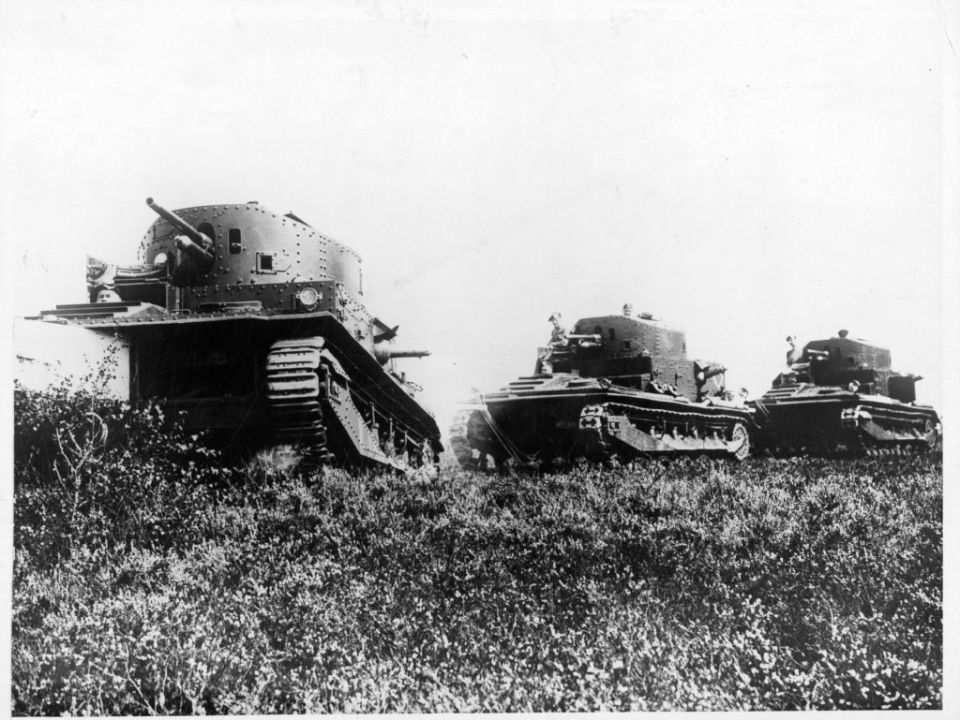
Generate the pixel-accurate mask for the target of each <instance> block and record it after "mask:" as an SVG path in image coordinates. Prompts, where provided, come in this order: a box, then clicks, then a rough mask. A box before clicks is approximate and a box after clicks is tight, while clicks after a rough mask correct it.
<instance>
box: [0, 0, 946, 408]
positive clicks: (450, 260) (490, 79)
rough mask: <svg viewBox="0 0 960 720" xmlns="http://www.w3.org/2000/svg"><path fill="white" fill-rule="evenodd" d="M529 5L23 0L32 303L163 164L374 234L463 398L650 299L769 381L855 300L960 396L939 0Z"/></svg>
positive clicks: (413, 341)
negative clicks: (946, 250) (953, 360)
mask: <svg viewBox="0 0 960 720" xmlns="http://www.w3.org/2000/svg"><path fill="white" fill-rule="evenodd" d="M514 5H515V4H514V3H501V4H498V3H484V4H481V3H474V4H463V3H459V4H453V5H451V4H450V3H440V2H438V3H421V2H418V3H410V4H406V3H405V4H399V3H391V2H356V3H336V2H334V3H325V4H323V5H322V6H320V5H319V4H318V5H317V6H315V4H314V3H308V2H292V1H288V2H271V3H267V2H258V3H253V2H230V3H228V2H206V3H202V4H201V3H193V2H190V3H181V2H165V3H152V4H140V3H123V2H80V3H76V2H70V3H67V2H47V3H43V2H29V3H28V2H3V3H0V28H2V29H0V73H2V74H0V82H2V85H0V90H2V96H0V98H2V116H0V119H2V130H3V132H2V141H0V142H2V157H3V162H4V173H3V176H2V181H3V193H2V202H3V206H2V207H0V230H2V235H0V236H2V237H3V239H4V241H5V242H6V243H7V244H8V246H9V248H10V250H9V251H8V252H9V255H8V259H7V262H6V264H5V268H6V269H7V270H8V272H9V277H8V282H7V283H6V285H7V290H8V291H9V292H11V293H12V299H11V307H12V308H13V312H14V314H16V315H24V314H31V313H35V312H37V311H38V310H40V309H43V308H46V307H51V306H53V305H54V304H55V303H58V302H59V303H63V302H78V301H83V300H84V298H85V286H84V257H85V255H86V254H87V253H90V254H93V255H95V256H97V257H101V258H104V259H108V260H113V261H116V262H120V263H124V262H134V261H135V260H136V252H137V247H138V244H139V240H140V238H141V236H142V234H143V232H144V231H145V230H146V228H147V227H148V226H149V224H150V223H152V222H153V220H154V215H153V213H152V212H151V211H150V210H149V209H148V208H147V207H146V206H145V205H144V198H145V197H147V196H154V197H156V198H157V200H158V201H159V202H160V203H162V204H164V205H166V206H167V207H171V208H176V207H182V206H187V205H198V204H214V203H223V202H243V201H246V200H252V199H256V200H259V201H260V202H261V203H262V204H264V205H266V206H267V207H269V208H272V209H275V210H278V211H283V212H286V211H288V210H293V211H295V212H296V213H297V214H299V215H300V216H301V217H303V218H304V219H306V220H307V221H308V222H310V223H312V224H313V225H314V226H315V227H316V228H317V229H318V230H320V231H321V232H324V233H326V234H328V235H331V236H333V237H335V238H337V239H338V240H340V241H342V242H345V243H347V244H348V245H351V246H352V247H353V248H354V249H356V250H357V251H358V252H359V253H360V254H361V256H362V257H363V258H364V264H365V265H364V266H365V273H364V275H365V286H366V289H367V295H366V302H367V304H368V306H369V307H370V309H371V310H372V311H373V312H374V313H375V314H377V315H379V316H380V317H381V318H382V319H384V320H385V321H387V322H389V323H390V324H396V323H399V324H400V328H401V332H400V337H399V339H398V344H400V345H405V346H407V347H414V348H420V347H422V348H427V349H430V350H432V351H433V353H434V355H433V356H432V357H431V358H429V359H427V360H422V361H406V365H405V367H407V369H408V371H409V374H410V376H411V377H412V378H414V379H415V380H417V381H418V382H420V383H421V384H423V385H424V386H425V387H426V392H425V393H424V395H423V399H424V400H425V402H426V403H427V404H428V405H429V406H430V407H432V409H433V410H434V411H435V412H436V414H437V415H438V418H439V419H440V422H441V425H445V424H446V421H447V419H448V418H449V416H450V414H451V413H452V412H453V410H454V402H455V401H456V400H458V399H460V398H462V397H465V396H466V395H467V393H468V391H469V389H470V388H471V387H473V386H475V387H478V388H480V389H482V390H493V389H496V388H497V387H499V386H501V385H503V384H505V383H506V382H508V381H509V380H511V379H513V378H514V377H516V376H517V375H520V374H527V373H529V372H530V371H531V369H532V367H533V362H534V357H535V349H536V347H537V346H538V345H540V344H542V343H543V342H544V340H545V339H546V337H547V335H548V331H549V325H548V323H547V321H546V320H547V316H548V315H549V314H550V312H552V311H553V310H560V311H561V312H563V315H564V318H565V320H566V321H568V322H569V323H572V321H573V320H574V319H575V318H577V317H578V316H585V315H596V314H602V313H605V312H618V311H619V309H620V307H621V306H622V304H623V303H624V302H626V301H630V302H632V303H633V305H634V307H635V309H636V310H637V311H644V310H645V311H651V312H653V313H655V314H656V315H657V316H659V317H662V318H663V319H664V320H666V321H668V322H670V323H672V324H674V325H676V326H678V327H680V328H683V329H685V330H686V331H687V333H688V347H689V349H690V351H691V354H692V355H694V356H698V357H703V358H706V359H712V360H716V361H720V362H723V363H724V364H725V365H727V366H728V367H729V368H730V372H729V373H728V382H729V384H730V385H731V386H734V387H739V386H741V385H745V386H747V387H748V388H749V389H750V390H751V392H752V394H754V395H758V394H760V393H761V392H762V391H763V390H764V389H765V388H766V387H767V386H768V385H769V382H770V380H771V378H772V377H773V376H774V375H775V374H776V373H777V372H778V371H779V370H780V366H781V362H782V358H783V353H784V350H785V345H784V342H783V339H784V336H785V335H786V334H788V333H796V334H799V335H800V336H801V338H803V339H811V338H814V337H818V336H827V335H829V334H832V333H834V332H835V331H836V330H837V329H838V328H840V327H846V328H849V329H850V331H851V334H852V335H854V336H858V337H863V338H867V339H869V340H872V341H874V342H877V343H878V344H881V345H885V346H887V347H890V348H891V350H892V352H893V358H894V366H895V368H896V369H899V370H901V371H904V372H916V373H920V374H922V375H924V376H925V377H926V379H925V380H924V381H923V382H922V383H921V384H920V387H919V392H920V396H921V400H924V401H926V402H931V403H933V404H934V405H937V406H939V405H940V403H941V400H942V397H943V391H942V382H943V366H942V356H943V349H942V342H941V335H942V325H941V323H942V314H941V311H942V307H941V306H942V303H941V291H942V258H941V248H942V242H941V240H942V237H943V223H944V216H945V207H944V192H945V187H944V175H945V172H946V171H947V168H946V167H945V166H944V161H943V152H944V150H943V143H944V140H945V133H949V132H956V130H957V124H956V122H955V121H954V118H953V117H952V116H946V117H947V119H946V120H945V113H946V112H947V106H946V105H945V95H947V94H948V92H947V90H948V88H949V89H950V92H953V88H952V85H951V83H953V82H954V81H955V80H956V73H955V72H954V69H953V68H951V67H949V66H948V65H949V64H950V63H954V62H955V61H956V55H955V50H954V44H956V43H957V42H960V39H958V38H956V37H951V36H950V33H949V32H948V29H949V25H948V24H947V15H946V12H945V10H944V9H943V8H942V7H941V6H940V5H939V4H938V3H936V2H900V1H899V0H898V1H896V2H889V1H888V2H851V3H842V4H840V3H836V2H832V1H830V2H802V3H801V2H783V3H768V2H760V1H757V2H728V3H722V4H718V3H715V2H603V3H601V2H581V3H572V2H568V3H557V2H553V3H539V4H534V3H523V4H522V9H517V8H516V7H514ZM945 122H947V124H946V125H945Z"/></svg>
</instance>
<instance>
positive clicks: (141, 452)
mask: <svg viewBox="0 0 960 720" xmlns="http://www.w3.org/2000/svg"><path fill="white" fill-rule="evenodd" d="M15 401H16V442H15V455H16V457H15V501H16V502H15V509H14V515H15V518H14V519H15V533H14V534H15V538H14V539H15V546H16V548H15V549H16V556H15V567H14V608H13V611H14V612H13V648H12V674H13V698H14V700H13V702H14V706H13V708H12V710H13V712H15V713H21V714H46V715H49V714H60V713H63V712H70V713H75V714H76V713H85V712H86V713H94V714H135V715H136V714H148V713H178V714H182V713H194V712H207V713H228V712H229V713H254V712H256V713H274V712H287V713H296V712H354V711H363V712H387V711H391V712H409V711H455V710H478V711H479V710H495V711H519V710H527V711H551V710H557V711H564V710H566V711H570V710H628V709H630V710H694V709H717V710H737V709H805V708H816V709H828V708H936V707H939V706H940V702H941V684H942V669H941V668H942V630H941V576H942V554H941V531H942V517H941V484H942V471H941V464H940V461H939V459H938V458H936V457H931V458H916V457H911V458H889V459H865V460H842V461H837V460H831V461H825V460H815V459H804V460H793V461H768V460H755V461H750V462H747V463H743V464H741V465H729V464H725V463H711V462H706V461H704V462H700V463H694V464H691V465H686V466H681V465H678V464H673V465H669V466H662V465H659V464H650V465H648V466H645V467H642V468H641V469H639V470H636V471H627V470H617V471H599V470H595V469H582V470H577V471H574V472H570V473H567V474H562V475H560V474H558V475H547V476H543V477H539V478H531V477H495V476H485V475H479V474H474V473H466V472H460V471H444V472H442V473H441V474H440V476H439V477H437V478H433V479H413V480H410V479H404V478H399V477H395V476H390V475H363V476H351V475H348V474H346V473H343V472H337V471H327V472H320V473H315V474H312V475H310V474H304V473H299V474H298V473H297V472H295V471H290V472H271V471H269V470H268V469H264V468H263V467H260V468H242V467H229V468H224V467H221V463H220V461H219V459H218V458H217V456H216V454H215V453H213V452H211V451H209V450H206V449H205V448H204V447H203V445H202V444H201V442H200V439H197V438H191V437H188V436H186V435H184V433H182V432H180V431H178V430H177V429H176V428H175V427H170V425H169V423H163V422H161V418H160V416H159V414H158V411H156V409H144V410H134V409H131V408H129V407H126V406H124V405H123V404H120V403H110V402H107V401H103V400H100V399H98V398H97V397H96V395H95V394H93V393H83V392H80V393H77V392H69V391H63V390H62V391H54V392H51V393H45V394H37V393H31V392H27V391H24V390H21V389H18V390H17V392H16V398H15Z"/></svg>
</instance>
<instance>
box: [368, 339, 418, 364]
mask: <svg viewBox="0 0 960 720" xmlns="http://www.w3.org/2000/svg"><path fill="white" fill-rule="evenodd" d="M429 354H430V351H429V350H394V349H393V348H392V347H390V346H389V345H388V344H387V343H377V344H376V345H374V346H373V355H374V357H375V358H377V361H378V362H379V363H380V364H381V365H386V364H387V361H389V360H392V359H394V358H422V357H427V356H428V355H429Z"/></svg>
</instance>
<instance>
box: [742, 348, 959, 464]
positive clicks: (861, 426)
mask: <svg viewBox="0 0 960 720" xmlns="http://www.w3.org/2000/svg"><path fill="white" fill-rule="evenodd" d="M848 336H849V333H848V332H847V331H846V330H840V331H839V332H838V333H837V336H836V337H833V338H828V339H826V340H812V341H811V342H808V343H807V344H806V345H804V347H803V348H802V350H798V349H797V348H796V347H795V344H794V340H793V338H791V337H788V338H787V342H789V343H790V345H791V349H790V351H788V352H787V365H788V367H789V370H787V371H786V372H782V373H780V374H779V375H777V377H776V378H774V380H773V385H772V387H771V388H770V389H769V390H768V391H767V392H766V393H764V395H763V396H762V397H761V398H760V399H758V400H753V401H751V402H750V405H751V406H752V407H753V408H754V409H755V418H756V421H757V424H758V426H759V428H758V431H757V433H756V437H755V441H756V444H757V447H758V449H762V450H766V451H770V452H772V453H774V454H778V455H791V454H799V453H803V454H814V455H817V454H833V453H836V452H844V453H852V454H874V453H880V452H886V451H894V452H904V451H917V450H919V451H926V450H930V449H933V448H935V447H936V446H937V444H938V442H939V439H940V435H941V424H940V419H939V418H938V417H937V413H936V412H935V411H934V409H933V408H932V407H930V406H927V405H920V404H918V403H917V402H916V392H915V386H916V383H917V381H918V380H920V379H921V377H920V376H917V375H901V374H900V373H897V372H894V371H893V370H891V360H890V351H889V350H887V349H886V348H882V347H878V346H876V345H872V344H870V343H868V342H865V341H863V340H855V339H852V338H850V337H848Z"/></svg>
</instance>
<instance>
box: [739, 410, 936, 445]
mask: <svg viewBox="0 0 960 720" xmlns="http://www.w3.org/2000/svg"><path fill="white" fill-rule="evenodd" d="M756 405H757V409H758V411H760V413H761V422H764V421H765V420H766V418H765V417H763V416H766V415H768V414H769V413H770V412H771V411H773V412H777V413H779V414H784V415H786V414H788V413H789V412H790V410H791V408H790V407H789V404H786V403H785V404H783V405H780V406H777V405H773V404H771V405H767V404H765V403H763V402H762V401H759V402H757V403H756ZM837 412H839V414H840V417H839V427H840V432H841V434H840V436H839V437H838V436H837V435H836V434H835V433H832V432H828V431H826V430H821V431H820V432H819V433H816V432H815V431H816V430H817V427H816V425H817V424H816V423H815V422H809V423H807V424H806V426H805V428H804V429H805V430H806V433H807V434H806V435H805V436H803V437H791V434H792V433H790V432H789V431H786V432H782V433H781V435H782V436H779V437H778V436H777V435H776V433H775V434H774V437H773V438H771V439H768V440H767V441H766V442H765V449H767V450H769V451H770V452H771V453H772V454H773V455H775V456H778V457H784V456H793V455H816V456H820V457H856V456H864V455H865V456H871V457H873V456H883V455H908V454H915V453H925V452H931V451H934V450H936V449H937V447H938V445H939V442H940V439H941V434H942V430H941V426H940V422H939V419H938V418H937V414H936V413H935V412H934V411H933V410H924V409H920V408H912V407H897V406H896V405H892V406H891V405H889V404H886V403H883V404H881V403H871V402H869V401H866V400H864V399H858V400H857V401H851V402H850V403H849V404H848V405H847V406H846V407H841V408H838V409H837ZM834 418H836V416H835V415H834Z"/></svg>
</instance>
